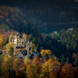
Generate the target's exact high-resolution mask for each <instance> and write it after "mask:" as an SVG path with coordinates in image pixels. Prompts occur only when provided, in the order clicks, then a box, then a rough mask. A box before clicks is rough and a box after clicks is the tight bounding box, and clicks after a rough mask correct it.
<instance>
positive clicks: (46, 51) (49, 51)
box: [41, 49, 51, 55]
mask: <svg viewBox="0 0 78 78" xmlns="http://www.w3.org/2000/svg"><path fill="white" fill-rule="evenodd" d="M45 54H51V50H48V49H46V50H44V49H42V50H41V55H45Z"/></svg>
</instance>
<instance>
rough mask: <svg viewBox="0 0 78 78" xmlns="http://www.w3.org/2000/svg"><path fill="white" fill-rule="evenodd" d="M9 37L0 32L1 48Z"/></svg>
mask: <svg viewBox="0 0 78 78" xmlns="http://www.w3.org/2000/svg"><path fill="white" fill-rule="evenodd" d="M7 39H8V37H7V36H6V35H3V34H0V48H2V47H3V45H5V44H6V42H7Z"/></svg>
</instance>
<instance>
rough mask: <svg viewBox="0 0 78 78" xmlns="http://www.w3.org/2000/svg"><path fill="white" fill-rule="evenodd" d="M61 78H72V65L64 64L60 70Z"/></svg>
mask: <svg viewBox="0 0 78 78" xmlns="http://www.w3.org/2000/svg"><path fill="white" fill-rule="evenodd" d="M61 78H74V72H73V66H72V64H64V66H63V67H62V70H61Z"/></svg>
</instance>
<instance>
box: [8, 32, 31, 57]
mask: <svg viewBox="0 0 78 78" xmlns="http://www.w3.org/2000/svg"><path fill="white" fill-rule="evenodd" d="M9 42H10V43H12V45H13V47H14V55H19V54H21V55H22V51H23V50H25V51H26V52H27V57H29V56H30V55H31V54H32V42H31V41H29V40H27V36H26V34H20V33H15V34H14V35H11V36H10V37H9Z"/></svg>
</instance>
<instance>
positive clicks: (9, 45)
mask: <svg viewBox="0 0 78 78" xmlns="http://www.w3.org/2000/svg"><path fill="white" fill-rule="evenodd" d="M6 50H7V51H8V54H9V55H10V56H12V55H13V53H14V48H13V46H12V44H11V43H8V44H7V45H6Z"/></svg>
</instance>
